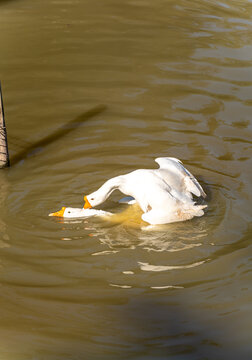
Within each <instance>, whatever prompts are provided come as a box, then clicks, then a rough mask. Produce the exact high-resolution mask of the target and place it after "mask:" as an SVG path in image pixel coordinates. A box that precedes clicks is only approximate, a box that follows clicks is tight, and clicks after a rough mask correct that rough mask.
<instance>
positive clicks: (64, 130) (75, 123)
mask: <svg viewBox="0 0 252 360" xmlns="http://www.w3.org/2000/svg"><path fill="white" fill-rule="evenodd" d="M0 1H1V0H0ZM104 110H106V106H105V105H98V106H96V107H94V108H92V109H90V110H88V111H86V112H85V113H83V114H81V115H79V116H77V117H76V118H75V119H73V120H71V121H69V122H67V123H66V124H64V125H63V126H62V127H60V128H59V129H57V130H56V131H54V132H53V133H52V134H50V135H48V136H45V137H44V138H42V139H40V140H39V141H37V142H35V143H34V144H27V145H28V146H27V147H26V148H25V149H23V150H22V151H20V152H19V153H17V154H15V155H14V156H12V157H11V159H10V163H11V166H13V165H15V164H17V163H18V162H19V161H20V160H23V159H25V158H26V157H27V156H28V155H29V156H30V155H31V154H32V152H34V150H36V149H38V148H40V147H43V146H46V145H49V144H51V143H52V142H55V141H56V140H58V139H60V138H62V137H63V136H66V135H67V134H69V133H70V132H71V131H73V130H75V129H77V128H79V127H80V126H81V125H82V124H83V122H84V121H87V120H89V119H91V118H92V117H94V116H96V115H98V114H100V113H101V112H103V111H104Z"/></svg>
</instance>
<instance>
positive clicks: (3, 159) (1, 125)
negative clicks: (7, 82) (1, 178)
mask: <svg viewBox="0 0 252 360" xmlns="http://www.w3.org/2000/svg"><path fill="white" fill-rule="evenodd" d="M7 166H10V159H9V152H8V142H7V131H6V126H5V120H4V108H3V97H2V88H1V82H0V169H2V168H5V167H7Z"/></svg>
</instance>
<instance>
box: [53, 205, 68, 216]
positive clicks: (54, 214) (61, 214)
mask: <svg viewBox="0 0 252 360" xmlns="http://www.w3.org/2000/svg"><path fill="white" fill-rule="evenodd" d="M65 210H66V208H65V206H63V208H62V209H61V210H59V211H56V212H55V213H51V214H49V216H58V217H63V216H64V212H65Z"/></svg>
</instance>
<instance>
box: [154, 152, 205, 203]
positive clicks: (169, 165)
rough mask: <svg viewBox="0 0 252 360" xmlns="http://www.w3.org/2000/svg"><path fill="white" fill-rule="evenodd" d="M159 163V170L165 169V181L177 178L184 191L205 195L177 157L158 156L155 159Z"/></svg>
mask: <svg viewBox="0 0 252 360" xmlns="http://www.w3.org/2000/svg"><path fill="white" fill-rule="evenodd" d="M155 161H156V162H157V163H158V164H159V167H160V170H165V171H164V172H163V173H164V174H166V175H165V179H164V180H166V181H168V183H169V180H170V179H173V180H175V179H176V180H175V181H177V180H179V181H180V185H181V187H182V189H184V191H186V192H189V193H192V194H194V195H196V196H203V197H206V194H205V192H204V190H203V189H202V187H201V186H200V184H199V183H198V181H197V180H196V179H195V177H194V176H193V175H192V174H191V173H190V172H189V171H188V170H187V169H186V168H185V167H184V166H183V164H182V162H181V161H180V160H179V159H176V158H172V157H160V158H157V159H155Z"/></svg>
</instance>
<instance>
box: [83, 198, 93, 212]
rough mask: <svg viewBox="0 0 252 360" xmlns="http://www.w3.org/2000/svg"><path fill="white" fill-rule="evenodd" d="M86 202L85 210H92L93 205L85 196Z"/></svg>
mask: <svg viewBox="0 0 252 360" xmlns="http://www.w3.org/2000/svg"><path fill="white" fill-rule="evenodd" d="M84 201H85V203H84V206H83V208H84V209H90V208H91V207H92V205H91V204H90V203H89V201H88V199H87V197H86V196H84Z"/></svg>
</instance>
